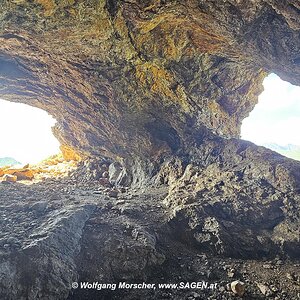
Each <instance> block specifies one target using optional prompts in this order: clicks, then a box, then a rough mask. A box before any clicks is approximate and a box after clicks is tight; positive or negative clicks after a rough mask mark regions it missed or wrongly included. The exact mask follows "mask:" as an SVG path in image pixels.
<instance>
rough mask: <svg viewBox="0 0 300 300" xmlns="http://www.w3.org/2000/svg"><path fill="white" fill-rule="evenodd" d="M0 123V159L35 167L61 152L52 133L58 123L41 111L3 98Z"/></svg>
mask: <svg viewBox="0 0 300 300" xmlns="http://www.w3.org/2000/svg"><path fill="white" fill-rule="evenodd" d="M0 120H1V129H0V142H1V147H0V158H5V157H6V158H7V159H11V161H12V162H15V164H21V165H22V164H28V163H30V164H33V163H38V162H40V161H42V160H44V159H46V158H48V157H50V156H52V155H56V154H58V153H59V152H60V149H59V147H60V144H59V142H58V140H57V139H56V138H55V137H54V135H53V133H52V127H53V126H54V125H55V123H56V120H55V119H54V118H53V117H52V116H50V115H49V114H48V113H47V112H45V111H43V110H42V109H39V108H35V107H32V106H29V105H26V104H22V103H14V102H8V101H5V100H2V99H0ZM3 163H5V162H3Z"/></svg>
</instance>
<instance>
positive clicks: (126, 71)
mask: <svg viewBox="0 0 300 300" xmlns="http://www.w3.org/2000/svg"><path fill="white" fill-rule="evenodd" d="M288 2H289V3H287V4H286V5H283V4H280V3H278V1H273V0H268V1H254V2H251V3H244V2H240V1H233V0H232V1H229V0H228V1H225V2H222V3H221V2H219V1H214V0H211V1H193V0H191V1H184V2H183V1H146V2H145V1H130V2H122V1H89V2H86V1H76V2H75V1H67V2H60V3H58V4H57V3H56V2H54V1H50V0H49V1H33V2H29V1H15V2H14V3H10V4H7V3H6V2H4V1H3V3H2V7H3V10H2V13H1V19H2V21H1V35H0V39H1V46H0V54H1V57H0V59H1V62H2V63H1V68H0V82H1V85H2V88H1V90H0V95H1V97H3V98H5V99H7V100H11V101H16V102H24V103H27V104H30V105H33V106H37V107H40V108H43V109H44V110H46V111H48V112H49V113H50V114H51V115H53V116H54V117H55V118H56V119H57V121H58V124H57V126H56V127H55V129H54V133H55V135H56V136H57V137H58V139H59V140H60V142H61V143H62V144H63V145H67V146H70V147H72V148H74V149H76V150H77V151H79V152H80V153H82V154H83V155H88V156H97V155H105V156H111V157H114V158H128V157H132V156H134V157H136V156H138V157H142V158H159V157H161V155H165V154H172V153H175V152H178V151H180V150H181V151H185V150H184V149H185V148H188V147H189V146H190V145H192V144H193V143H195V142H196V143H197V142H199V139H201V136H202V133H203V130H204V131H205V130H206V129H208V130H210V131H211V132H212V133H214V134H216V135H219V136H222V137H226V138H231V137H239V131H240V125H241V121H242V120H243V118H244V117H245V116H247V115H248V113H249V112H250V111H251V110H252V109H253V107H254V106H255V104H256V103H257V96H258V95H259V94H260V93H261V91H262V80H263V79H264V77H265V76H266V75H267V74H268V73H269V72H271V71H272V72H275V73H277V74H278V75H280V76H281V77H283V78H284V79H286V80H288V81H290V82H292V83H296V84H299V82H300V66H299V63H298V60H299V57H298V56H299V52H300V51H299V50H300V42H299V22H298V21H297V18H296V17H295V16H296V15H297V4H296V2H295V1H288Z"/></svg>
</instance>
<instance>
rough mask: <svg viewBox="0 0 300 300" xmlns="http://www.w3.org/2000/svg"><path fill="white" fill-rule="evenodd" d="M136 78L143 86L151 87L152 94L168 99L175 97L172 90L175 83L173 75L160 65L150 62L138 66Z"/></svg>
mask: <svg viewBox="0 0 300 300" xmlns="http://www.w3.org/2000/svg"><path fill="white" fill-rule="evenodd" d="M136 77H137V78H138V79H139V80H140V82H141V83H142V84H148V85H150V89H151V91H152V92H154V93H158V94H162V95H164V96H167V97H173V96H174V92H173V91H172V90H171V88H170V86H171V84H172V81H173V80H172V76H171V74H169V73H168V72H167V71H166V70H164V69H162V68H160V67H159V66H158V65H156V64H154V63H150V62H147V63H144V64H142V65H138V66H137V67H136Z"/></svg>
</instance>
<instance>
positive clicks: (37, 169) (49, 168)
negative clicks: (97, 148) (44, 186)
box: [0, 154, 78, 184]
mask: <svg viewBox="0 0 300 300" xmlns="http://www.w3.org/2000/svg"><path fill="white" fill-rule="evenodd" d="M77 165H78V161H75V160H65V158H64V157H63V155H62V154H57V155H53V156H51V157H49V158H47V159H45V160H43V161H41V162H39V163H36V164H26V165H24V166H6V167H2V168H0V182H2V183H14V182H17V181H18V182H21V183H23V184H33V183H38V182H41V181H43V180H46V179H49V178H62V177H66V176H68V174H69V173H70V172H72V171H74V170H76V168H77Z"/></svg>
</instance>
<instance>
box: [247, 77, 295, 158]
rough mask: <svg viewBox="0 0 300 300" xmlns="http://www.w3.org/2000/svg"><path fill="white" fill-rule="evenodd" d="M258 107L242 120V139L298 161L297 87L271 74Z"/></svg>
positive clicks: (267, 78) (266, 80) (266, 79)
mask: <svg viewBox="0 0 300 300" xmlns="http://www.w3.org/2000/svg"><path fill="white" fill-rule="evenodd" d="M263 85H264V91H263V92H262V94H261V95H260V96H259V98H258V103H257V105H256V106H255V108H254V109H253V111H252V112H251V113H250V114H249V116H248V117H247V118H245V119H244V121H243V124H242V127H241V137H242V139H244V140H249V141H251V142H254V143H255V144H257V145H260V146H264V147H266V148H269V149H271V150H274V151H276V152H278V153H280V154H282V155H284V156H286V157H289V158H293V159H296V160H300V135H299V134H298V133H297V132H298V129H299V128H300V87H298V86H294V85H292V84H290V83H289V82H286V81H283V80H282V79H280V77H279V76H277V75H276V74H273V73H272V74H270V75H269V76H267V77H266V78H265V80H264V82H263Z"/></svg>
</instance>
